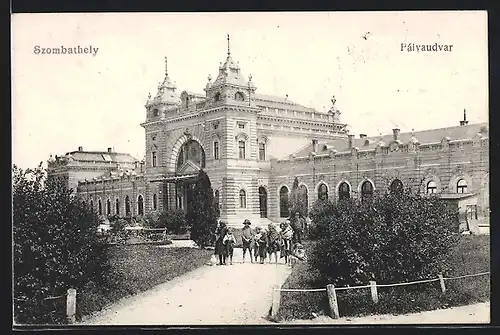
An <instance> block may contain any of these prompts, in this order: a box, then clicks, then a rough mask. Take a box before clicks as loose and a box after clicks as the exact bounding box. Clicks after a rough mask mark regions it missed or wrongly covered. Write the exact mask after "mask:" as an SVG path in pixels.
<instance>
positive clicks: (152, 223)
mask: <svg viewBox="0 0 500 335" xmlns="http://www.w3.org/2000/svg"><path fill="white" fill-rule="evenodd" d="M141 225H142V226H143V227H144V228H165V225H164V223H163V222H162V220H161V215H160V214H159V213H158V212H152V213H148V214H146V215H144V216H143V217H142V220H141Z"/></svg>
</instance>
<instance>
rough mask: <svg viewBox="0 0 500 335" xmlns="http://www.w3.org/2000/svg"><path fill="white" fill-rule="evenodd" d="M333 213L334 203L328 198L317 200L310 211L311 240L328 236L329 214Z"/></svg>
mask: <svg viewBox="0 0 500 335" xmlns="http://www.w3.org/2000/svg"><path fill="white" fill-rule="evenodd" d="M330 213H333V203H332V202H330V201H328V200H317V201H316V202H315V203H314V204H313V206H312V208H311V212H310V213H309V217H310V218H311V227H309V238H310V239H311V240H317V239H320V238H321V237H322V236H327V234H328V225H329V222H330V221H329V217H330V216H329V215H330Z"/></svg>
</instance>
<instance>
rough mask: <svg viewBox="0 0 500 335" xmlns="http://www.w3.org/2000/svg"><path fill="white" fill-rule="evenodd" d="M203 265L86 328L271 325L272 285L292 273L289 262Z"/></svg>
mask: <svg viewBox="0 0 500 335" xmlns="http://www.w3.org/2000/svg"><path fill="white" fill-rule="evenodd" d="M241 259H242V255H241V249H239V248H238V249H235V257H234V260H235V262H233V265H227V266H204V267H201V268H198V269H196V270H194V271H192V272H189V273H187V274H185V275H183V276H180V277H178V278H175V279H174V280H171V281H169V282H167V283H165V284H162V285H159V286H157V287H155V288H153V289H152V290H149V291H147V292H143V293H140V294H138V295H136V296H133V297H131V298H126V299H124V300H121V301H120V302H118V303H117V304H115V305H113V306H111V307H110V308H108V309H107V310H104V311H103V312H101V313H99V314H98V315H95V316H94V317H92V318H91V319H89V320H87V321H83V322H82V324H85V325H196V324H202V325H209V324H211V325H215V324H219V325H224V324H272V323H270V322H269V321H267V320H265V319H264V317H266V316H267V314H268V312H269V309H270V307H271V292H272V287H273V285H281V284H283V282H284V281H285V280H286V278H287V277H288V275H289V274H290V272H291V269H290V268H289V267H288V266H286V265H284V264H277V265H276V264H251V263H249V262H248V259H247V263H245V264H242V263H241Z"/></svg>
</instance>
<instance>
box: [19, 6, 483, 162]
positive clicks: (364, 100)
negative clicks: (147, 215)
mask: <svg viewBox="0 0 500 335" xmlns="http://www.w3.org/2000/svg"><path fill="white" fill-rule="evenodd" d="M227 34H229V35H230V48H231V56H232V57H233V59H234V60H235V61H239V64H240V67H241V71H242V73H243V74H244V75H245V76H248V75H249V74H251V75H252V80H253V82H254V83H255V84H256V86H257V93H263V94H271V95H277V96H282V97H285V95H287V94H288V97H289V99H290V100H292V101H294V102H297V103H299V104H302V105H306V106H309V107H313V108H315V109H317V110H320V111H322V110H327V109H328V108H329V107H330V106H331V102H330V99H331V98H332V96H333V95H335V98H336V106H337V108H339V110H340V111H341V113H342V114H341V121H342V122H343V123H347V124H349V129H350V131H351V133H353V134H356V135H358V134H360V133H365V134H368V136H378V135H379V134H381V133H383V134H389V133H391V132H392V128H394V127H398V128H400V129H401V131H402V132H405V131H411V130H412V129H415V130H424V129H431V128H442V127H449V126H455V125H458V124H459V120H460V119H462V118H463V110H464V108H466V109H467V118H468V120H469V121H470V123H476V122H487V121H488V41H487V36H488V35H487V13H486V12H485V11H476V12H468V11H456V12H288V13H286V12H267V13H264V12H261V13H257V12H254V13H130V14H128V13H120V14H118V13H84V14H67V13H64V14H62V13H57V14H13V15H12V49H11V51H12V85H13V87H12V88H13V89H12V95H13V96H12V102H13V104H12V134H13V137H12V160H13V162H12V163H13V164H16V165H17V166H19V167H21V168H29V167H34V166H36V165H38V163H40V162H41V161H44V162H45V161H46V160H47V159H48V157H49V155H50V154H52V155H64V154H65V153H66V152H69V151H74V150H77V148H78V147H79V146H83V148H84V150H103V151H105V150H106V149H107V148H108V147H113V148H114V150H115V151H117V152H126V153H130V154H132V155H133V156H135V157H136V158H139V159H140V158H143V156H144V145H145V143H144V142H145V141H144V138H145V135H144V129H143V128H142V127H141V126H140V123H142V122H144V121H145V115H146V114H145V108H144V104H145V102H146V99H147V96H148V93H151V94H152V95H153V96H154V95H155V94H156V92H157V86H158V83H159V82H160V81H162V80H163V78H164V73H165V63H164V57H165V56H167V57H168V73H169V76H170V78H171V79H172V80H174V81H175V82H176V84H177V87H178V93H179V94H180V93H181V92H182V91H183V90H188V91H192V92H198V93H202V94H204V91H203V88H204V87H205V85H206V83H207V77H208V75H209V74H210V75H211V76H212V78H216V77H217V73H218V67H219V64H220V62H223V61H224V60H225V58H226V55H227ZM402 43H406V44H411V43H415V44H419V45H420V44H434V43H438V45H453V47H452V48H451V51H447V52H446V51H441V52H417V51H413V52H408V51H407V49H405V50H404V51H401V44H402ZM78 45H80V46H81V47H89V46H92V47H93V48H98V51H97V53H96V54H95V55H94V56H92V55H89V54H80V55H69V54H66V55H53V54H51V55H47V54H45V55H42V54H35V53H34V48H35V47H36V46H39V47H40V48H52V47H60V46H65V47H76V46H78Z"/></svg>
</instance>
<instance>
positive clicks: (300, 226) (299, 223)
mask: <svg viewBox="0 0 500 335" xmlns="http://www.w3.org/2000/svg"><path fill="white" fill-rule="evenodd" d="M304 226H305V222H304V219H303V218H302V217H301V216H300V213H299V212H295V215H294V217H293V219H292V228H293V235H294V237H293V243H294V244H295V243H302V235H303V234H304Z"/></svg>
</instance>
